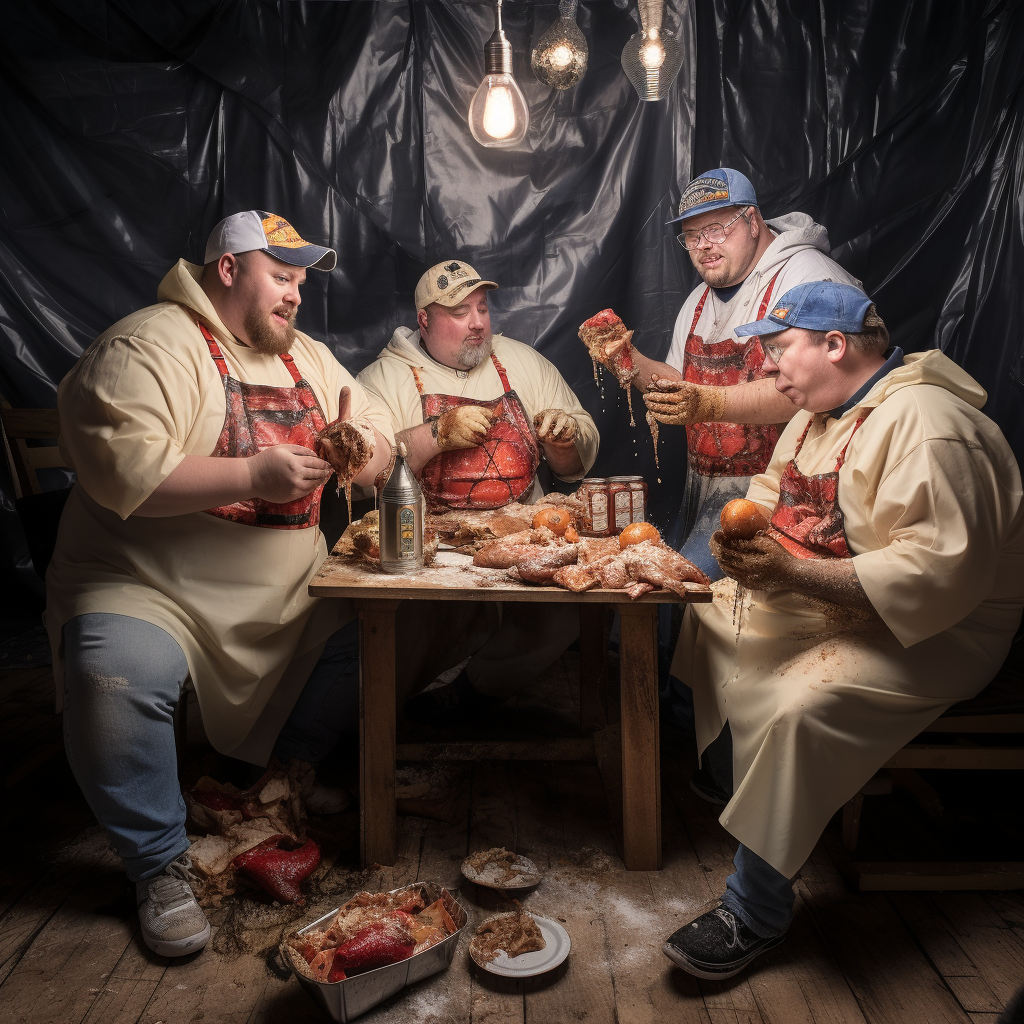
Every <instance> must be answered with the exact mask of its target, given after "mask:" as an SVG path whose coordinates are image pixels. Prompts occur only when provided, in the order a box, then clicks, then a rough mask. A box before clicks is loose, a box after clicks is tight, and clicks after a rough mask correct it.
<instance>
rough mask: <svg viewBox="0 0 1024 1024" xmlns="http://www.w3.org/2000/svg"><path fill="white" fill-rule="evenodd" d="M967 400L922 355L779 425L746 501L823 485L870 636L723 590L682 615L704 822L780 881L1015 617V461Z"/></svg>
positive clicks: (981, 395)
mask: <svg viewBox="0 0 1024 1024" xmlns="http://www.w3.org/2000/svg"><path fill="white" fill-rule="evenodd" d="M985 400H986V395H985V392H984V391H983V390H982V388H981V387H980V386H979V385H978V384H977V382H976V381H974V380H973V379H972V378H971V377H970V376H968V375H967V374H966V373H965V372H964V371H963V370H961V369H960V368H959V367H958V366H957V365H956V364H955V363H953V362H952V361H951V360H949V359H947V358H946V357H945V356H944V355H943V354H942V353H941V352H939V351H938V350H933V351H929V352H924V353H919V354H915V355H908V356H907V357H906V359H905V362H904V365H903V366H901V367H898V368H897V369H895V370H893V371H892V372H891V373H889V374H888V375H886V376H885V377H883V378H882V379H881V380H880V381H879V382H878V383H877V384H876V385H875V387H874V388H872V389H871V391H870V392H869V393H868V395H867V396H866V397H865V398H864V399H863V401H861V402H860V403H858V404H857V405H856V406H855V407H854V408H853V409H851V410H849V411H848V412H846V413H844V414H843V415H842V416H841V417H840V418H839V419H838V420H837V419H833V418H831V417H829V416H828V415H827V414H818V415H814V416H812V415H811V414H809V413H803V412H801V413H797V415H796V416H795V417H794V418H793V420H792V421H791V422H790V424H789V426H788V427H787V428H786V430H785V432H784V433H783V434H782V436H781V437H780V439H779V443H778V445H777V447H776V449H775V455H774V457H773V459H772V462H771V464H770V465H769V467H768V470H767V472H766V473H763V474H761V475H760V476H756V477H754V478H753V480H752V481H751V485H750V490H749V492H748V496H749V497H750V498H751V499H752V500H754V501H756V502H758V503H759V504H761V505H763V506H764V507H765V508H766V509H774V508H775V505H776V504H777V502H778V497H779V479H780V477H781V475H782V471H783V470H784V469H785V467H786V465H787V463H788V462H789V461H790V460H791V459H792V458H793V454H794V451H795V449H796V444H797V441H798V439H799V437H800V435H801V434H802V433H803V430H804V427H805V426H807V423H808V420H809V419H810V420H811V421H812V422H811V427H810V430H809V431H808V434H807V439H806V441H805V442H804V445H803V448H802V449H801V451H800V455H799V457H798V458H797V460H796V464H797V469H799V470H800V472H801V473H804V474H806V475H811V474H815V473H827V472H832V471H834V469H835V465H836V460H837V459H838V457H839V453H840V452H841V451H842V449H843V447H844V445H846V443H847V441H849V440H850V436H851V434H853V431H854V427H855V424H856V422H857V420H858V418H860V417H862V416H863V415H864V414H865V412H867V411H868V410H871V411H870V415H868V417H867V419H866V420H864V422H863V424H862V425H861V427H860V428H859V429H858V430H857V432H856V434H855V435H854V436H853V440H852V442H851V443H850V447H849V450H848V452H847V456H846V462H845V464H844V465H843V467H842V469H841V470H840V471H839V505H840V507H841V509H842V511H843V515H844V517H845V520H846V537H847V540H848V543H849V546H850V549H851V551H852V552H853V555H854V557H853V565H854V568H855V569H856V572H857V577H858V579H859V580H860V582H861V584H862V585H863V587H864V590H865V591H866V593H867V596H868V598H869V600H870V601H871V604H872V605H873V607H874V608H875V610H876V611H877V612H878V615H879V616H880V617H881V619H882V620H883V622H884V625H882V623H879V622H877V620H875V621H873V622H868V621H858V616H857V613H855V612H852V611H851V610H849V609H846V608H839V607H837V606H835V605H831V604H828V603H825V602H821V601H815V600H813V599H811V598H807V597H804V596H802V595H799V594H796V593H794V592H792V591H780V592H775V593H770V594H769V593H766V592H763V591H754V592H747V593H746V596H745V598H744V600H743V601H742V603H741V606H740V609H739V611H738V613H734V602H733V594H734V585H733V582H732V581H731V580H728V579H726V580H723V581H722V583H720V584H716V585H715V589H716V590H717V591H718V592H717V593H716V595H715V601H714V603H713V604H710V605H693V606H691V608H690V609H689V611H688V613H687V616H686V620H685V621H684V624H683V630H682V633H681V635H680V641H679V646H678V648H677V650H676V655H675V660H674V662H673V666H672V671H673V674H674V675H676V676H677V677H678V678H680V679H683V680H685V681H686V682H688V683H689V684H690V686H691V687H692V688H693V692H694V703H695V706H696V717H697V741H698V747H699V749H700V750H701V752H703V751H704V749H705V748H706V747H707V746H708V744H709V743H710V742H711V741H712V740H714V739H715V737H716V736H717V735H718V733H719V732H720V730H721V729H722V726H723V725H724V723H725V722H726V721H728V722H729V725H730V728H731V730H732V736H733V772H734V782H735V791H734V794H733V797H732V799H731V800H730V801H729V803H728V805H727V806H726V808H725V810H724V811H723V812H722V815H721V818H720V819H719V820H720V821H721V823H722V825H723V826H724V827H725V828H726V829H728V831H729V832H731V833H732V835H733V836H735V837H736V838H737V839H738V840H739V841H740V842H741V843H743V844H744V845H746V846H747V847H749V848H750V849H751V850H753V851H754V852H755V853H756V854H758V855H759V856H760V857H762V858H764V859H765V860H766V861H768V863H769V864H771V865H772V866H773V867H774V868H776V869H777V870H778V871H781V872H782V873H783V874H784V875H786V876H787V877H792V876H793V875H794V874H796V872H797V871H798V870H799V868H800V866H801V865H802V864H803V862H804V861H805V860H806V858H807V856H808V855H809V854H810V852H811V850H812V849H813V847H814V844H815V842H816V841H817V839H818V837H819V835H820V834H821V832H822V830H823V829H824V827H825V825H826V824H827V823H828V820H829V818H830V817H831V816H832V814H834V813H835V811H836V810H838V809H839V808H840V807H841V806H842V805H843V804H844V803H845V802H846V801H847V800H849V799H850V798H851V797H852V796H853V795H854V794H855V793H856V792H857V791H858V790H859V789H860V787H861V786H862V785H863V784H864V783H865V782H866V781H867V780H868V779H869V778H870V777H871V776H872V775H873V774H874V773H875V772H876V771H877V770H878V769H879V768H880V767H881V766H882V764H884V763H885V761H886V760H888V758H889V757H891V756H892V754H894V753H895V752H896V751H897V750H899V749H900V747H902V746H903V745H904V744H905V743H907V742H908V741H909V740H911V739H912V738H913V737H914V736H915V735H916V734H917V733H919V732H920V731H921V730H922V729H924V728H925V726H927V725H928V724H929V723H931V722H932V721H933V720H934V719H935V718H936V717H938V715H940V714H941V713H942V712H943V711H944V710H945V709H946V708H947V707H949V705H951V704H953V703H955V702H956V701H959V700H964V699H966V698H968V697H972V696H974V695H975V694H977V693H978V692H979V691H980V690H981V689H982V688H983V687H984V686H985V685H986V684H987V683H988V682H989V681H990V680H991V679H992V677H993V676H994V675H995V673H996V672H997V671H998V670H999V667H1000V665H1001V664H1002V661H1003V659H1004V658H1005V656H1006V653H1007V651H1008V649H1009V646H1010V642H1011V640H1012V638H1013V634H1014V632H1015V631H1016V629H1017V627H1018V625H1019V623H1020V618H1021V608H1022V607H1024V510H1022V505H1021V478H1020V472H1019V470H1018V468H1017V463H1016V460H1015V459H1014V456H1013V453H1012V452H1011V451H1010V448H1009V446H1008V445H1007V443H1006V441H1005V439H1004V438H1003V435H1002V433H1001V432H1000V430H999V428H998V427H997V426H996V425H995V424H994V423H993V422H992V421H991V420H990V419H989V418H988V417H987V416H985V415H983V414H982V413H981V412H979V411H978V410H979V409H980V408H981V406H982V405H983V404H984V403H985Z"/></svg>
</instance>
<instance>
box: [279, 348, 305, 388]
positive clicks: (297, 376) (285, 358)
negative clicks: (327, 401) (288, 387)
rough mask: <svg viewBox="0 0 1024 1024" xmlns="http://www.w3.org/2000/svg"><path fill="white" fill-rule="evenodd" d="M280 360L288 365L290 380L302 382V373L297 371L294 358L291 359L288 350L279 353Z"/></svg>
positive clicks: (297, 382)
mask: <svg viewBox="0 0 1024 1024" xmlns="http://www.w3.org/2000/svg"><path fill="white" fill-rule="evenodd" d="M281 362H282V363H284V365H285V366H287V367H288V372H289V373H290V374H291V375H292V380H293V381H294V382H295V383H296V384H300V383H302V374H301V373H299V368H298V367H297V366H296V365H295V360H294V359H292V354H291V353H290V352H282V353H281Z"/></svg>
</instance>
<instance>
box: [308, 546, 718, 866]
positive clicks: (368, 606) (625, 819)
mask: <svg viewBox="0 0 1024 1024" xmlns="http://www.w3.org/2000/svg"><path fill="white" fill-rule="evenodd" d="M438 561H439V564H438V565H437V566H434V567H431V568H428V569H424V570H423V571H422V572H420V573H417V574H415V575H410V576H397V575H394V576H390V575H385V574H383V573H381V572H378V571H376V570H375V569H374V568H372V567H370V566H368V565H367V564H365V563H362V562H359V561H356V560H354V559H352V558H350V557H336V556H332V557H330V558H328V559H327V560H326V561H325V562H324V564H323V565H322V566H321V567H320V570H319V571H318V572H317V574H316V575H315V576H314V577H313V579H312V580H311V581H310V585H309V592H310V594H312V595H314V596H315V597H339V598H349V599H351V600H352V601H353V602H354V603H355V605H356V607H357V608H358V610H359V619H360V649H361V658H360V665H361V671H360V687H361V694H360V715H359V729H360V736H359V741H360V778H359V786H360V842H361V853H362V861H363V864H364V865H365V864H371V863H374V862H376V863H379V864H387V865H391V864H394V862H395V855H396V854H395V851H396V846H397V834H398V828H397V821H396V814H395V760H396V745H395V717H396V716H395V711H396V709H395V658H396V635H395V611H396V610H397V608H398V606H399V604H400V603H401V602H402V601H404V600H411V601H533V602H541V603H552V604H578V605H579V606H580V674H581V677H582V678H583V679H584V680H587V679H589V678H593V677H596V676H597V675H599V674H600V673H601V672H602V671H603V664H604V657H605V650H604V643H605V640H604V629H603V616H604V610H605V609H606V608H607V607H608V606H612V607H614V608H615V609H617V610H618V612H619V614H620V617H621V629H620V639H619V662H620V666H621V667H620V680H621V697H620V700H621V710H622V726H621V727H622V834H623V860H624V862H625V865H626V867H627V868H629V869H630V870H635V871H645V870H657V869H658V868H660V867H661V781H660V763H659V750H658V663H657V607H658V605H660V604H679V603H683V599H682V598H680V597H678V596H677V595H675V594H672V593H667V592H664V593H663V592H655V593H651V594H645V595H644V596H643V597H641V598H638V599H637V600H632V601H631V600H630V599H629V596H628V595H627V594H626V593H625V591H622V590H602V589H595V590H588V591H587V592H585V593H583V594H574V593H571V592H570V591H568V590H563V589H561V588H560V587H554V586H531V585H527V584H522V583H519V584H517V583H514V582H513V581H511V580H510V579H509V578H508V576H507V574H506V573H505V571H504V570H502V569H480V568H477V567H476V566H474V565H473V564H472V560H471V559H470V558H469V556H467V555H458V554H456V553H454V552H448V551H444V552H440V553H439V555H438ZM688 597H689V600H690V601H700V602H706V601H710V600H711V593H710V591H696V592H694V593H692V594H690V595H688ZM582 689H586V687H583V688H582ZM582 700H583V697H582V696H581V701H582ZM584 717H585V716H584ZM539 746H540V747H541V749H539V750H537V751H534V753H533V756H535V757H545V754H546V753H547V754H550V749H548V750H547V751H546V750H545V749H543V748H544V744H541V745H539ZM548 747H549V748H550V743H549V744H548ZM527 756H529V755H527Z"/></svg>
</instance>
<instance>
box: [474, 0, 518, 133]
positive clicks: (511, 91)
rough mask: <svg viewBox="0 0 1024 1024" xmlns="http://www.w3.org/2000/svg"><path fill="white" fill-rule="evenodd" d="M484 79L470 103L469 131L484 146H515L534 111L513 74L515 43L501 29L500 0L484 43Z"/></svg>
mask: <svg viewBox="0 0 1024 1024" xmlns="http://www.w3.org/2000/svg"><path fill="white" fill-rule="evenodd" d="M484 71H485V74H484V80H483V81H482V82H481V83H480V88H479V89H477V91H476V92H475V93H474V94H473V99H472V100H471V101H470V104H469V130H470V131H471V132H472V133H473V138H474V139H476V141H477V142H479V143H480V145H481V146H514V145H515V144H516V143H517V142H521V141H522V139H523V137H524V136H525V135H526V129H527V128H529V127H530V111H529V110H528V109H527V106H526V100H525V99H524V98H523V93H522V91H521V90H520V88H519V86H518V84H517V83H516V80H515V79H514V78H513V77H512V44H511V43H510V42H509V41H508V40H507V39H506V38H505V33H504V32H503V31H502V28H501V0H497V6H496V9H495V15H494V34H493V35H492V36H491V38H490V39H488V40H487V44H486V45H485V46H484Z"/></svg>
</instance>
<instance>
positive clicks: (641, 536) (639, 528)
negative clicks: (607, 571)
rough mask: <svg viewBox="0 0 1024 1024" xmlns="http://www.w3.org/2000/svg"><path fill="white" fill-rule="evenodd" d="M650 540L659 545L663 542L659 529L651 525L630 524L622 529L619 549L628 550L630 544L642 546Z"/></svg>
mask: <svg viewBox="0 0 1024 1024" xmlns="http://www.w3.org/2000/svg"><path fill="white" fill-rule="evenodd" d="M645 540H649V541H652V542H653V543H655V544H657V543H658V541H660V540H661V534H660V533H658V529H657V527H655V526H652V525H651V524H650V523H630V524H629V526H624V527H623V528H622V533H620V534H619V547H620V548H628V547H629V545H630V544H641V543H643V541H645Z"/></svg>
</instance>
